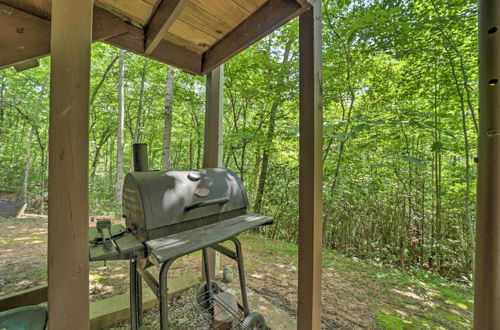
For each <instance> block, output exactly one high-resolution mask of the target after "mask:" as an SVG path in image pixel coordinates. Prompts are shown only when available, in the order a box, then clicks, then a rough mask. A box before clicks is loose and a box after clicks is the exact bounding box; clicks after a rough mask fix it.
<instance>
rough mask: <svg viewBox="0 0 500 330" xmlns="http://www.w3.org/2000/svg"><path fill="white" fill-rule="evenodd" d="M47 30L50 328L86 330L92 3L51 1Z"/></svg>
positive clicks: (87, 308)
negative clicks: (48, 47)
mask: <svg viewBox="0 0 500 330" xmlns="http://www.w3.org/2000/svg"><path fill="white" fill-rule="evenodd" d="M51 24H52V26H51V55H52V56H51V74H50V78H51V79H50V122H49V125H50V126H49V210H48V211H49V214H48V283H49V290H48V301H49V303H48V307H49V312H50V320H49V322H50V328H51V329H54V330H59V329H61V330H62V329H74V330H79V329H82V330H83V329H88V328H89V254H88V216H89V198H88V187H89V186H88V164H89V158H88V149H89V134H88V124H89V88H90V47H91V43H92V0H72V1H66V0H54V1H53V2H52V23H51Z"/></svg>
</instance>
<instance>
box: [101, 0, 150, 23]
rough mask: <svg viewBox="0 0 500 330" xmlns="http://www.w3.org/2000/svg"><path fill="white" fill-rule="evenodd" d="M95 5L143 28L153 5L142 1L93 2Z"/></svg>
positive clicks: (112, 0) (115, 0) (110, 0)
mask: <svg viewBox="0 0 500 330" xmlns="http://www.w3.org/2000/svg"><path fill="white" fill-rule="evenodd" d="M95 5H96V6H98V7H101V8H103V9H106V10H108V11H110V12H111V13H113V14H115V15H117V16H119V17H121V18H122V19H123V20H125V21H128V22H130V23H132V24H133V25H135V26H137V27H143V26H144V25H145V24H146V23H147V22H148V20H149V18H150V17H151V14H152V12H153V5H151V4H149V3H148V2H145V1H142V0H127V1H123V0H95Z"/></svg>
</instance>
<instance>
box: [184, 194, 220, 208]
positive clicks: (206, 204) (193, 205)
mask: <svg viewBox="0 0 500 330" xmlns="http://www.w3.org/2000/svg"><path fill="white" fill-rule="evenodd" d="M227 202H229V198H227V197H222V198H216V199H210V200H208V201H201V202H196V203H194V204H191V205H188V206H186V207H185V208H184V210H185V211H191V210H192V209H195V208H198V207H203V206H209V205H214V204H219V205H222V204H226V203H227Z"/></svg>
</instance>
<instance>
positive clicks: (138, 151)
mask: <svg viewBox="0 0 500 330" xmlns="http://www.w3.org/2000/svg"><path fill="white" fill-rule="evenodd" d="M132 148H133V155H134V171H136V172H147V171H148V170H149V168H148V167H149V166H148V145H147V144H146V143H134V144H133V146H132Z"/></svg>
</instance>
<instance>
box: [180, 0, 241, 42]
mask: <svg viewBox="0 0 500 330" xmlns="http://www.w3.org/2000/svg"><path fill="white" fill-rule="evenodd" d="M179 19H181V20H183V21H185V22H189V24H191V25H193V26H194V27H196V28H198V29H200V30H202V31H205V32H206V33H208V34H210V35H211V36H212V37H214V38H217V39H220V38H222V37H223V36H225V35H226V34H228V33H229V32H230V31H231V30H232V29H233V28H234V26H231V25H230V24H228V23H227V22H225V21H223V20H221V19H220V18H218V17H217V16H214V15H212V14H210V13H208V12H206V11H204V10H203V9H201V8H200V7H198V6H197V5H195V4H194V3H192V2H190V3H189V5H188V6H187V7H186V8H184V10H183V11H182V13H181V14H180V16H179Z"/></svg>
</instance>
